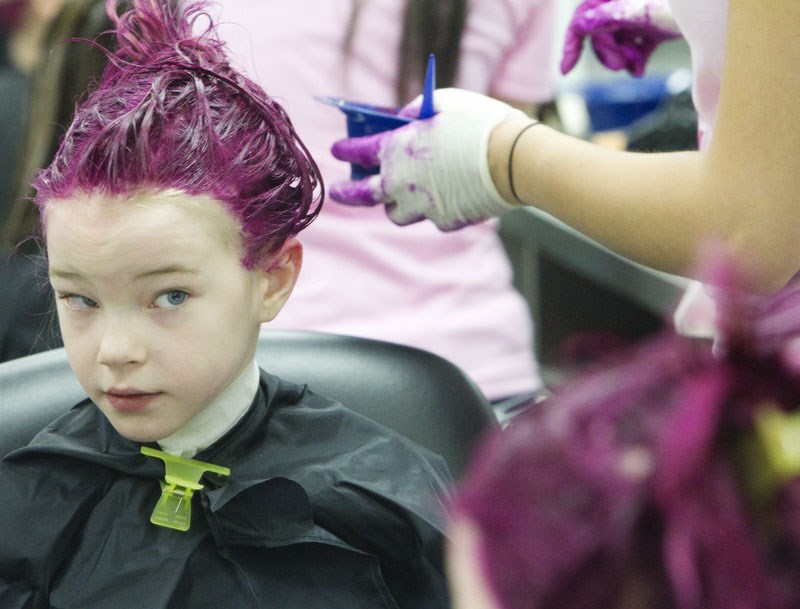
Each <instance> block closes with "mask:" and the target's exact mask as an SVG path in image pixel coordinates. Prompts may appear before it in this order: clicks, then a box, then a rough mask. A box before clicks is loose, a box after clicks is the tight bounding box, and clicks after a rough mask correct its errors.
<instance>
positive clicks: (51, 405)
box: [0, 330, 495, 478]
mask: <svg viewBox="0 0 800 609" xmlns="http://www.w3.org/2000/svg"><path fill="white" fill-rule="evenodd" d="M256 357H257V359H258V363H259V365H260V366H261V367H262V368H264V369H265V370H267V371H269V372H271V373H273V374H275V375H277V376H280V377H282V378H284V379H286V380H289V381H294V382H302V383H306V384H308V385H309V387H310V388H311V389H313V390H314V391H316V392H317V393H320V394H322V395H325V396H328V397H330V398H332V399H334V400H337V401H339V402H341V403H342V404H344V405H345V406H347V407H349V408H350V409H351V410H355V411H356V412H359V413H361V414H363V415H364V416H367V417H369V418H370V419H372V420H374V421H377V422H379V423H382V424H384V425H386V426H387V427H390V428H392V429H394V430H396V431H398V432H399V433H401V434H403V435H405V436H407V437H408V438H411V439H412V440H414V441H415V442H417V443H418V444H420V445H422V446H424V447H426V448H428V449H430V450H432V451H434V452H437V453H439V454H440V455H442V456H443V457H444V458H445V460H446V461H447V463H448V465H449V466H450V470H451V472H452V473H453V476H454V477H455V478H458V477H459V476H460V475H461V473H462V472H463V471H464V468H465V466H466V464H467V461H468V458H469V455H470V453H471V451H472V448H473V446H474V445H475V442H476V441H477V439H478V438H479V436H480V435H481V434H482V433H483V432H484V431H485V430H487V429H489V428H491V427H493V426H494V425H495V418H494V414H493V412H492V409H491V407H490V406H489V404H488V402H487V401H486V398H485V397H484V396H483V394H482V393H481V392H480V390H479V389H478V388H477V387H476V386H475V384H474V383H473V382H472V381H471V380H470V379H469V378H468V377H467V376H466V375H465V374H464V373H463V372H462V371H461V370H460V369H459V368H457V367H456V366H454V365H453V364H451V363H450V362H448V361H447V360H445V359H442V358H441V357H438V356H436V355H434V354H432V353H428V352H427V351H422V350H420V349H414V348H412V347H406V346H402V345H396V344H393V343H387V342H383V341H377V340H370V339H366V338H355V337H350V336H340V335H335V334H325V333H320V332H305V331H290V330H268V331H265V332H262V333H261V336H260V338H259V342H258V352H257V355H256ZM84 397H86V394H85V393H84V392H83V390H82V389H81V387H80V385H79V384H78V381H77V380H76V379H75V377H74V376H73V374H72V371H71V369H70V367H69V363H68V362H67V358H66V354H65V352H64V350H63V349H55V350H53V351H45V352H42V353H37V354H35V355H29V356H27V357H23V358H20V359H16V360H11V361H8V362H4V363H2V364H0V456H1V455H5V454H7V453H8V452H10V451H11V450H13V449H15V448H17V447H20V446H23V445H25V444H27V443H28V441H30V439H31V438H32V437H33V435H34V434H35V433H36V432H38V431H39V430H40V429H42V428H43V427H44V426H45V425H47V423H49V422H50V421H51V420H53V419H55V418H56V417H58V416H59V415H60V414H62V413H63V412H65V411H67V410H68V409H69V408H70V407H71V406H72V405H74V404H76V403H77V402H78V401H80V400H82V399H83V398H84Z"/></svg>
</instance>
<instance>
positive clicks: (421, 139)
mask: <svg viewBox="0 0 800 609" xmlns="http://www.w3.org/2000/svg"><path fill="white" fill-rule="evenodd" d="M420 103H421V97H418V98H417V99H415V100H414V101H413V102H411V103H410V104H409V105H408V106H406V107H405V108H403V110H402V111H401V114H403V115H405V116H416V115H417V112H418V110H419V106H420ZM434 108H435V110H436V112H437V113H436V114H435V115H434V116H433V117H432V118H429V119H425V120H416V121H412V122H410V123H409V124H408V125H405V126H403V127H400V128H398V129H395V130H393V131H385V132H383V133H378V134H375V135H369V136H365V137H360V138H349V139H345V140H340V141H338V142H336V143H335V144H334V145H333V147H332V148H331V152H332V153H333V156H335V157H336V158H337V159H340V160H342V161H347V162H350V163H356V164H359V165H363V166H365V167H376V166H378V165H379V166H380V173H379V174H377V175H373V176H370V177H368V178H364V179H363V180H357V181H348V182H339V183H335V184H332V185H331V187H330V190H329V194H330V196H331V198H332V199H333V200H335V201H338V202H339V203H344V204H346V205H367V206H372V205H379V204H383V205H385V206H386V213H387V215H388V216H389V218H390V219H391V220H392V221H393V222H394V223H395V224H399V225H401V226H402V225H406V224H412V223H414V222H419V221H420V220H423V219H425V218H429V219H430V220H432V221H433V222H434V224H436V226H438V227H439V228H440V229H442V230H455V229H458V228H461V227H462V226H465V225H468V224H474V223H476V222H480V221H482V220H485V219H486V218H490V217H493V216H499V215H501V214H503V213H505V212H507V211H509V210H511V209H514V207H516V206H515V205H513V204H511V203H509V202H507V201H505V200H504V199H503V198H502V197H501V196H500V193H498V192H497V188H496V187H495V185H494V182H493V181H492V176H491V174H490V173H489V162H488V158H487V152H488V146H489V135H490V134H491V132H492V130H493V129H494V127H495V126H497V125H498V124H499V123H501V122H503V121H505V120H507V119H509V118H511V117H512V116H525V114H524V113H523V112H522V111H520V110H516V109H514V108H512V107H511V106H509V105H508V104H505V103H503V102H500V101H498V100H496V99H493V98H491V97H486V96H485V95H480V94H478V93H473V92H471V91H465V90H462V89H438V90H437V91H436V92H435V94H434Z"/></svg>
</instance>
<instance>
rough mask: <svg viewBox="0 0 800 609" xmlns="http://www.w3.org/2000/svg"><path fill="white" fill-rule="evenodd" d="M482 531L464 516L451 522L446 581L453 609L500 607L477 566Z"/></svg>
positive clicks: (498, 608)
mask: <svg viewBox="0 0 800 609" xmlns="http://www.w3.org/2000/svg"><path fill="white" fill-rule="evenodd" d="M480 545H481V533H480V529H478V527H477V525H476V524H475V523H474V522H472V521H471V520H469V519H467V518H458V519H456V520H455V521H453V522H451V523H450V526H449V530H448V539H447V546H446V557H447V561H446V567H447V581H448V585H449V587H450V598H451V599H452V604H453V609H500V603H499V602H498V601H497V599H496V598H495V596H494V593H493V592H492V591H491V590H490V589H489V586H488V584H487V583H486V578H485V576H484V574H483V570H482V569H481V565H480V560H479V556H480V553H479V552H480Z"/></svg>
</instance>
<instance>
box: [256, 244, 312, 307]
mask: <svg viewBox="0 0 800 609" xmlns="http://www.w3.org/2000/svg"><path fill="white" fill-rule="evenodd" d="M302 266H303V246H302V245H301V244H300V242H299V241H298V240H297V239H295V238H293V237H292V238H289V239H288V240H287V241H286V243H284V244H283V247H281V249H280V250H278V252H277V253H276V254H275V255H273V256H272V257H271V258H270V259H269V260H268V261H267V263H266V267H265V268H264V269H262V270H261V271H258V272H259V273H260V274H261V275H262V276H261V281H260V282H259V285H260V289H259V298H260V302H259V306H260V310H261V323H264V322H268V321H272V320H273V319H275V316H276V315H277V314H278V312H279V311H280V310H281V309H282V308H283V305H284V304H285V303H286V301H287V300H288V299H289V295H290V294H291V293H292V290H293V289H294V284H295V282H296V281H297V276H298V275H299V274H300V268H301V267H302Z"/></svg>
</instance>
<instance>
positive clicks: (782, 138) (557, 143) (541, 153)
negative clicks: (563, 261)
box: [489, 0, 800, 292]
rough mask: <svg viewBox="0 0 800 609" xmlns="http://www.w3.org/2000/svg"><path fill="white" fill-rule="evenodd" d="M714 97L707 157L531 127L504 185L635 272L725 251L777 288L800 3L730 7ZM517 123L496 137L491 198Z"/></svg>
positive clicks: (792, 204)
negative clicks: (610, 144)
mask: <svg viewBox="0 0 800 609" xmlns="http://www.w3.org/2000/svg"><path fill="white" fill-rule="evenodd" d="M728 12H729V14H728V26H727V27H728V30H727V38H726V48H725V62H724V68H723V78H722V89H721V92H720V105H719V111H718V115H717V123H716V126H715V129H714V138H713V140H712V143H711V145H710V147H709V149H708V151H707V152H706V153H700V152H680V153H660V154H646V153H628V152H617V151H611V150H607V149H604V148H601V147H599V146H594V145H592V144H589V143H587V142H584V141H582V140H578V139H574V138H571V137H569V136H566V135H564V134H561V133H558V132H557V131H555V130H552V129H549V128H547V127H545V126H542V125H539V126H536V127H534V128H532V129H528V130H527V131H526V132H525V134H524V135H523V136H522V137H521V139H520V140H519V142H518V144H517V148H516V150H515V154H514V159H513V163H514V166H513V176H514V187H515V190H516V192H517V194H518V195H519V197H520V199H521V200H522V202H523V203H525V204H526V205H531V206H536V207H538V208H539V209H542V210H543V211H545V212H547V213H550V214H552V215H553V216H555V217H557V218H559V219H560V220H562V221H564V222H566V223H567V224H569V225H571V226H573V227H575V228H576V229H578V230H579V231H581V232H583V233H585V234H586V235H588V236H589V237H592V238H593V239H595V240H597V241H599V242H600V243H603V244H604V245H606V246H608V247H609V248H611V249H613V250H615V251H617V252H619V253H621V254H622V255H624V256H626V257H628V258H631V259H633V260H635V261H637V262H640V263H643V264H645V265H648V266H651V267H655V268H658V269H661V270H664V271H667V272H672V273H677V274H684V275H685V274H690V273H691V271H692V270H693V265H694V263H695V261H696V255H697V252H698V246H699V245H701V244H702V243H703V242H705V241H706V240H707V239H708V238H709V237H711V238H713V239H716V240H718V241H721V242H722V243H724V244H725V245H726V246H727V248H728V250H729V251H730V253H732V254H733V256H734V257H735V259H736V261H737V262H738V264H739V265H740V266H741V268H743V269H744V270H745V272H747V273H748V274H749V275H750V276H751V277H752V279H753V281H754V285H753V288H754V289H756V290H759V291H764V292H773V291H776V290H778V289H780V288H781V287H782V286H783V285H785V284H786V282H787V281H789V279H791V278H792V276H793V275H794V274H795V273H796V272H797V271H798V269H800V247H798V243H797V234H798V227H800V202H798V195H799V193H800V171H798V169H797V168H798V165H799V164H800V129H797V128H796V127H795V126H796V125H798V124H800V105H798V103H797V100H798V99H800V79H797V78H794V77H792V76H791V75H792V74H793V72H794V70H795V69H796V66H797V65H798V62H800V40H798V38H797V24H798V23H800V3H797V2H794V1H793V0H774V1H772V2H763V1H761V0H729V3H728ZM528 123H529V121H527V120H525V119H515V120H513V121H508V122H505V123H503V124H501V125H499V126H498V127H497V128H495V130H494V132H493V134H492V136H491V139H490V142H489V165H490V169H491V172H492V177H493V179H494V182H495V185H496V186H497V188H498V190H499V192H500V194H501V195H502V196H503V197H504V198H505V199H507V200H509V201H513V197H512V195H511V191H510V188H509V182H508V158H509V150H510V147H511V143H512V141H513V139H514V137H515V136H516V135H517V134H518V133H519V132H520V130H521V129H522V128H523V127H524V126H525V125H527V124H528Z"/></svg>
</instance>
